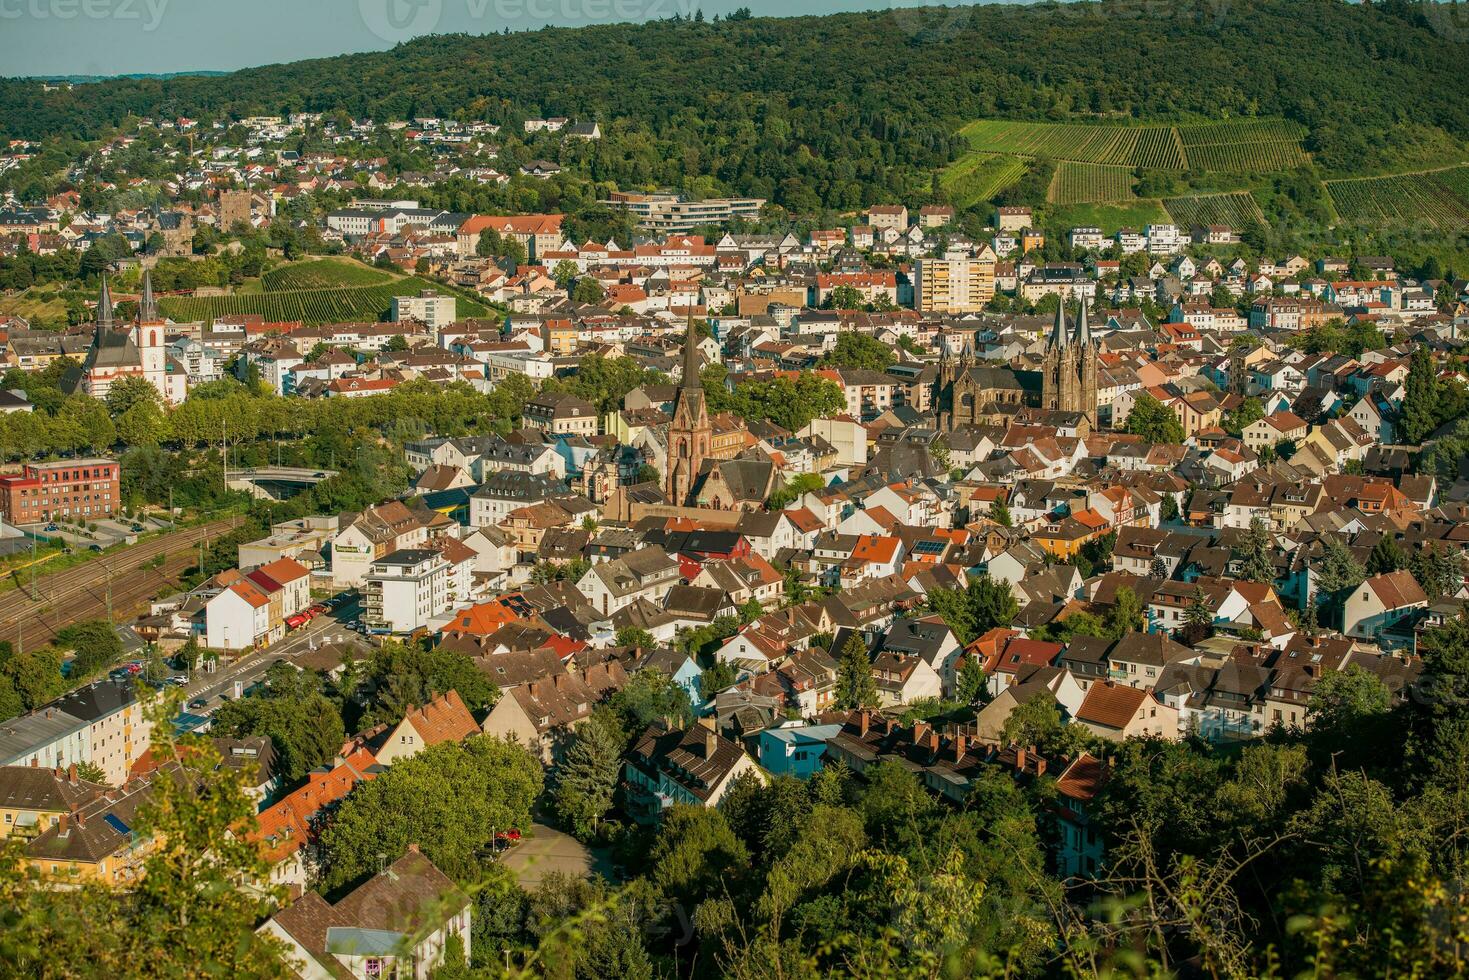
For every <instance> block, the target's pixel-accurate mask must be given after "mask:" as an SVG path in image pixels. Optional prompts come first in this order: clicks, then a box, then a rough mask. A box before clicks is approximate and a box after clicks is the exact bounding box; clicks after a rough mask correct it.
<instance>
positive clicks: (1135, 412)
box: [1123, 393, 1184, 443]
mask: <svg viewBox="0 0 1469 980" xmlns="http://www.w3.org/2000/svg"><path fill="white" fill-rule="evenodd" d="M1123 431H1125V432H1130V433H1132V434H1133V435H1136V436H1142V437H1143V439H1145V440H1146V441H1148V442H1166V443H1181V442H1183V438H1184V436H1183V425H1182V424H1181V423H1180V422H1179V421H1178V415H1177V414H1175V413H1174V411H1173V409H1171V408H1169V407H1168V406H1166V405H1164V404H1163V403H1162V402H1160V401H1158V399H1156V398H1154V397H1153V396H1152V395H1149V394H1146V393H1144V394H1141V395H1139V396H1138V397H1137V400H1136V401H1134V402H1133V403H1132V411H1131V412H1129V413H1128V414H1127V423H1126V425H1125V426H1124V429H1123Z"/></svg>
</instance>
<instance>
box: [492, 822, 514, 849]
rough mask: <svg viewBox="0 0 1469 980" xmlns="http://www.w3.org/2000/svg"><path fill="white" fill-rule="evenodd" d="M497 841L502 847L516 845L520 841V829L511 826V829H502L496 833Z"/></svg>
mask: <svg viewBox="0 0 1469 980" xmlns="http://www.w3.org/2000/svg"><path fill="white" fill-rule="evenodd" d="M495 843H496V844H497V845H499V846H500V847H514V846H515V845H516V844H519V843H520V831H519V830H516V829H515V828H514V827H511V828H510V829H509V830H502V831H500V832H499V833H498V834H496V835H495Z"/></svg>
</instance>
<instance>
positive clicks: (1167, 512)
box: [1158, 493, 1178, 522]
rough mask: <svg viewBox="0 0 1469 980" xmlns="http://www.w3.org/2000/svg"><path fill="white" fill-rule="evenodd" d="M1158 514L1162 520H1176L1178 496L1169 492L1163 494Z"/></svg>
mask: <svg viewBox="0 0 1469 980" xmlns="http://www.w3.org/2000/svg"><path fill="white" fill-rule="evenodd" d="M1158 516H1159V518H1160V519H1161V520H1162V521H1164V522H1167V521H1176V520H1178V498H1177V497H1175V496H1174V495H1173V494H1171V493H1165V494H1163V502H1162V504H1161V506H1160V507H1159V508H1158Z"/></svg>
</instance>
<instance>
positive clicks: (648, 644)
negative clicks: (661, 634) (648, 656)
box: [614, 626, 658, 650]
mask: <svg viewBox="0 0 1469 980" xmlns="http://www.w3.org/2000/svg"><path fill="white" fill-rule="evenodd" d="M614 642H616V644H617V645H618V646H620V647H637V648H638V649H639V650H651V649H652V648H653V646H654V644H656V643H657V642H658V641H656V640H654V639H653V634H652V633H649V632H648V631H647V630H645V629H643V628H642V627H641V626H619V627H618V628H617V633H616V636H615V637H614Z"/></svg>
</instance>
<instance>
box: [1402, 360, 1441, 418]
mask: <svg viewBox="0 0 1469 980" xmlns="http://www.w3.org/2000/svg"><path fill="white" fill-rule="evenodd" d="M1404 387H1405V390H1406V394H1405V395H1404V396H1403V419H1402V421H1403V438H1405V439H1406V440H1407V441H1408V442H1410V443H1420V442H1422V441H1423V440H1424V438H1425V437H1426V436H1427V435H1428V434H1429V433H1430V432H1432V431H1433V430H1434V428H1435V427H1436V426H1437V425H1438V376H1437V374H1436V373H1435V371H1434V367H1433V354H1432V353H1430V352H1429V350H1428V347H1427V346H1425V345H1422V344H1419V345H1418V346H1417V348H1416V349H1415V350H1414V351H1413V355H1412V357H1411V358H1409V360H1408V379H1407V381H1406V382H1405V384H1404Z"/></svg>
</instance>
